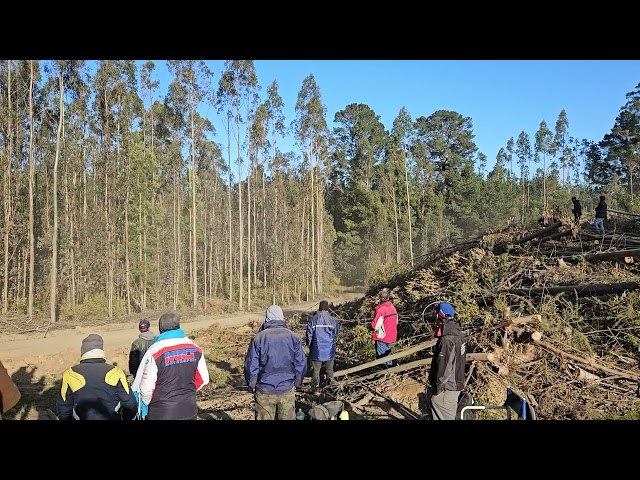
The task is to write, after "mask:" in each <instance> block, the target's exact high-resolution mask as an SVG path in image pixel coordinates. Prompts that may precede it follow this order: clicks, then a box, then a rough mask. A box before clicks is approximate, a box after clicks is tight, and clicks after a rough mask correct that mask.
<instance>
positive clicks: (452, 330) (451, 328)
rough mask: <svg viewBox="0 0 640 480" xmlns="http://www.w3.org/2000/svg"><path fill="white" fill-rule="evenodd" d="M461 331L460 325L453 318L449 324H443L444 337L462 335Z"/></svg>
mask: <svg viewBox="0 0 640 480" xmlns="http://www.w3.org/2000/svg"><path fill="white" fill-rule="evenodd" d="M460 334H461V331H460V324H459V323H458V322H457V321H456V320H454V319H453V318H452V319H450V320H449V321H448V322H444V323H443V324H442V336H443V337H444V336H445V335H460Z"/></svg>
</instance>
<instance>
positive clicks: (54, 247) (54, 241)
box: [49, 72, 64, 323]
mask: <svg viewBox="0 0 640 480" xmlns="http://www.w3.org/2000/svg"><path fill="white" fill-rule="evenodd" d="M58 86H59V88H60V104H59V108H60V116H59V118H58V132H57V134H56V157H55V160H54V163H53V197H52V202H53V231H52V233H51V282H50V285H49V287H50V295H51V296H50V302H49V307H50V310H49V311H50V321H51V323H56V322H57V321H58V317H57V307H58V298H57V286H58V162H59V161H60V149H61V147H62V123H63V120H64V81H63V78H62V72H60V76H59V78H58Z"/></svg>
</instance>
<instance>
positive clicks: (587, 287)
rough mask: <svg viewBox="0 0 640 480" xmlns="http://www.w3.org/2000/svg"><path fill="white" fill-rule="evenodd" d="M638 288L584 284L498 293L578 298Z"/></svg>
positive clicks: (518, 289)
mask: <svg viewBox="0 0 640 480" xmlns="http://www.w3.org/2000/svg"><path fill="white" fill-rule="evenodd" d="M638 288H640V284H639V283H638V282H624V283H611V284H584V285H566V286H561V287H539V288H533V287H532V288H512V289H510V290H503V291H501V292H499V293H511V294H514V295H542V294H547V295H556V294H559V293H565V292H571V293H575V294H576V295H578V296H600V295H607V294H615V293H622V292H624V291H627V290H637V289H638Z"/></svg>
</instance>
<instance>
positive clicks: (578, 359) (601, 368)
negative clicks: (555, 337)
mask: <svg viewBox="0 0 640 480" xmlns="http://www.w3.org/2000/svg"><path fill="white" fill-rule="evenodd" d="M536 344H537V345H540V346H541V347H544V348H546V349H547V350H549V351H550V352H553V353H555V354H557V355H560V356H561V357H567V358H568V359H570V360H573V361H574V362H577V363H581V364H582V365H586V366H587V367H590V368H592V369H595V370H599V371H601V372H605V373H608V374H610V375H616V376H618V377H621V378H626V379H628V380H633V381H636V382H637V381H640V374H637V373H633V372H628V371H626V370H620V369H618V368H610V367H605V366H604V365H598V364H597V363H596V362H595V361H593V360H590V359H587V358H583V357H578V356H577V355H571V354H570V353H567V352H563V351H562V350H560V349H559V348H556V347H554V346H553V345H551V344H550V343H548V342H545V341H542V340H538V341H536Z"/></svg>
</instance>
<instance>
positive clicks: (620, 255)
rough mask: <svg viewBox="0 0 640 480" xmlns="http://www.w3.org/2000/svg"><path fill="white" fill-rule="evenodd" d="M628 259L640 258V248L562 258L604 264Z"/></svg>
mask: <svg viewBox="0 0 640 480" xmlns="http://www.w3.org/2000/svg"><path fill="white" fill-rule="evenodd" d="M626 257H632V258H633V257H640V248H636V249H632V250H617V251H615V252H600V253H585V254H584V255H572V256H564V257H561V258H562V259H563V260H565V261H571V260H573V261H575V260H579V259H581V258H584V259H585V260H587V261H588V262H602V261H608V260H620V259H625V258H626Z"/></svg>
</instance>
